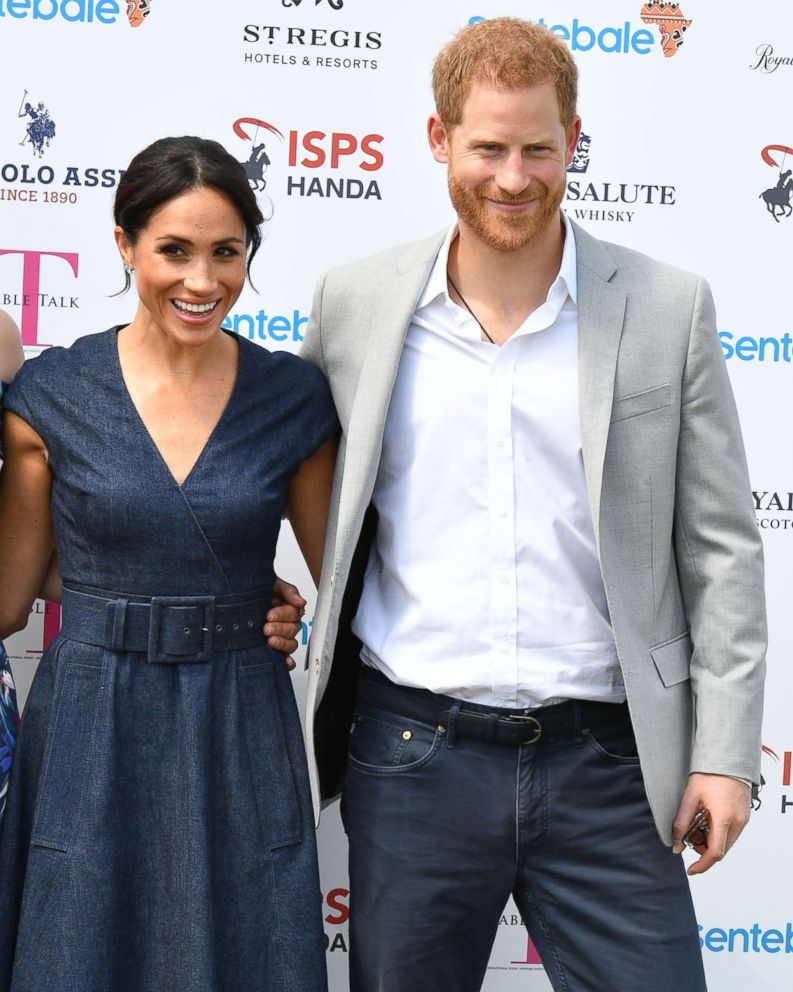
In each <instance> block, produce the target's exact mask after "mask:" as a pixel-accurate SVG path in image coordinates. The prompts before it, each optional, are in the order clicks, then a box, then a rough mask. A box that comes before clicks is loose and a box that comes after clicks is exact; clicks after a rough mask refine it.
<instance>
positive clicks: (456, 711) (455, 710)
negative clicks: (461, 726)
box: [446, 703, 460, 747]
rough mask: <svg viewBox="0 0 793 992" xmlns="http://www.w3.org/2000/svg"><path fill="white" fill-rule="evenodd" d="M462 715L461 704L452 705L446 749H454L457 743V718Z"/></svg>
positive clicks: (447, 729)
mask: <svg viewBox="0 0 793 992" xmlns="http://www.w3.org/2000/svg"><path fill="white" fill-rule="evenodd" d="M459 715H460V704H459V703H452V705H451V709H450V710H449V726H448V727H447V728H446V747H454V746H455V744H456V743H457V717H458V716H459Z"/></svg>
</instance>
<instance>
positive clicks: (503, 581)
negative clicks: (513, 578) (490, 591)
mask: <svg viewBox="0 0 793 992" xmlns="http://www.w3.org/2000/svg"><path fill="white" fill-rule="evenodd" d="M508 584H509V576H508V575H507V573H506V572H504V574H503V575H502V576H501V585H502V586H505V585H508Z"/></svg>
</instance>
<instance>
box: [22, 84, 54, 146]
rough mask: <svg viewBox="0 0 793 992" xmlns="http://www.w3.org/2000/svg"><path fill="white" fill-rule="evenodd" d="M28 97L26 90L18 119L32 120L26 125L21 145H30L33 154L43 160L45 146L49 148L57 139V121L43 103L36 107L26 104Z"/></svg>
mask: <svg viewBox="0 0 793 992" xmlns="http://www.w3.org/2000/svg"><path fill="white" fill-rule="evenodd" d="M27 95H28V91H27V90H25V92H24V93H23V95H22V100H21V101H20V104H19V113H18V114H17V117H25V118H27V117H29V118H30V120H29V121H28V122H27V123H26V124H25V137H24V138H23V139H22V140H21V141H20V142H19V143H20V145H25V144H27V143H30V145H31V147H32V148H33V154H34V155H38V157H39V158H43V156H44V148H45V146H46V147H47V148H49V145H50V142H51V141H52V139H53V138H54V137H55V121H54V120H53V119H52V118H51V117H50V112H49V110H48V109H47V108H46V107H45V106H44V104H43V103H42V102H41V101H39V103H38V104H37V105H36V106H35V107H34V106H33V104H32V103H26V102H25V97H26V96H27Z"/></svg>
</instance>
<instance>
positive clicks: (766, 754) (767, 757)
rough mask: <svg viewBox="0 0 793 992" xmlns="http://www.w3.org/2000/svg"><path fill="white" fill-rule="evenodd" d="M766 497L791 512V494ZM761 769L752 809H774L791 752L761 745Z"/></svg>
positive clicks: (790, 767)
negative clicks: (772, 789)
mask: <svg viewBox="0 0 793 992" xmlns="http://www.w3.org/2000/svg"><path fill="white" fill-rule="evenodd" d="M758 495H761V496H762V500H758ZM768 496H770V497H771V499H770V500H767V502H768V503H772V504H773V503H774V502H775V501H778V502H779V503H780V504H782V503H784V502H785V501H786V509H787V512H791V510H793V493H762V494H758V493H755V494H754V497H755V502H756V503H758V504H759V503H760V502H766V498H767V497H768ZM780 497H781V498H780ZM790 519H791V518H790V517H787V518H785V522H786V523H790ZM758 520H759V518H758ZM786 529H790V528H786ZM763 769H764V770H765V772H766V773H767V774H768V776H769V777H768V780H767V779H766V777H765V775H761V776H760V795H759V796H758V797H757V799H755V801H754V808H755V809H756V810H758V809H760V807H761V806H762V805H763V803H764V802H765V806H766V807H767V808H769V809H773V808H774V807H773V806H772V805H770V804H769V803H768V802H767V801H766V800H768V798H769V797H768V796H767V795H766V792H767V790H768V787H769V784H770V785H771V786H776V787H777V788H779V787H781V788H782V789H784V790H787V789H789V788H790V786H791V784H793V751H781V752H778V751H775V750H774V749H773V748H772V747H768V745H767V744H763ZM789 809H793V795H792V794H790V793H789V792H787V791H784V792H781V793H780V794H779V806H778V810H779V812H780V813H782V814H786V813H787V811H788V810H789Z"/></svg>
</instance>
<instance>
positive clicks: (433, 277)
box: [416, 210, 578, 310]
mask: <svg viewBox="0 0 793 992" xmlns="http://www.w3.org/2000/svg"><path fill="white" fill-rule="evenodd" d="M561 215H562V224H563V225H564V231H565V235H564V248H563V249H562V263H561V265H560V266H559V272H558V273H557V275H556V278H555V279H554V281H553V283H552V284H551V288H550V289H549V290H548V299H549V300H551V299H552V298H554V297H558V296H559V294H560V291H562V290H564V296H563V297H562V300H561V301H560V308H561V303H563V302H564V300H566V299H567V296H568V295H569V297H570V299H571V300H572V302H573V305H574V306H576V305H577V303H578V279H577V277H576V246H575V235H574V234H573V225H572V224H571V223H570V220H569V218H568V216H567V214H566V213H565V212H564V210H562V211H561ZM456 237H457V224H456V223H454V224H452V225H451V227H450V228H449V230H448V231H447V232H446V237H445V238H444V239H443V244H442V245H441V247H440V251H439V252H438V255H437V257H436V259H435V263H434V265H433V266H432V269H431V270H430V274H429V278H428V279H427V282H426V285H425V286H424V292H423V293H422V294H421V296H420V297H419V301H418V304H417V305H416V309H417V310H421V308H422V307H426V306H429V304H430V303H432V302H433V300H436V299H438V297H445V298H446V299H449V300H450V299H451V297H450V296H449V288H448V282H447V276H446V273H447V267H448V264H449V248H450V247H451V245H452V242H453V241H454V239H455V238H456Z"/></svg>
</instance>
